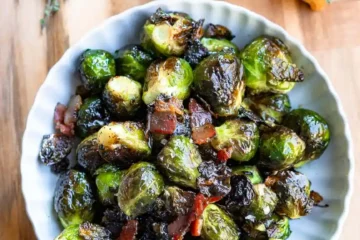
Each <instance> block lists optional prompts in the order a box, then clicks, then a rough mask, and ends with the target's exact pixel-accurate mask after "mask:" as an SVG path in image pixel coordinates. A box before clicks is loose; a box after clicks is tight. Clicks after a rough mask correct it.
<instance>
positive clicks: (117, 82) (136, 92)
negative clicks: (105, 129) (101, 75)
mask: <svg viewBox="0 0 360 240" xmlns="http://www.w3.org/2000/svg"><path fill="white" fill-rule="evenodd" d="M141 91H142V87H141V84H140V83H139V82H137V81H134V80H132V79H130V78H128V77H114V78H112V79H110V81H109V82H108V83H107V84H106V86H105V89H104V92H103V99H104V102H105V105H106V107H107V108H108V109H109V111H110V112H111V114H112V115H113V116H115V117H117V118H124V117H130V116H134V115H135V114H136V112H137V110H139V108H140V106H141Z"/></svg>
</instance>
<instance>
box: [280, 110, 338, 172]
mask: <svg viewBox="0 0 360 240" xmlns="http://www.w3.org/2000/svg"><path fill="white" fill-rule="evenodd" d="M283 125H285V126H286V127H288V128H291V129H292V130H294V131H295V132H296V133H297V134H298V135H299V136H300V137H301V138H302V139H303V140H304V141H305V144H306V148H305V156H304V158H303V159H302V160H301V161H299V162H298V163H297V164H296V165H295V167H300V166H302V165H303V164H305V163H306V162H308V161H311V160H314V159H317V158H319V157H320V156H321V155H322V154H323V152H324V151H325V149H326V148H327V146H328V145H329V142H330V135H331V134H330V129H329V125H328V124H327V122H326V120H325V119H324V118H323V117H322V116H320V115H319V114H318V113H316V112H314V111H311V110H308V109H295V110H293V111H291V112H290V113H289V114H288V115H286V116H285V119H284V122H283Z"/></svg>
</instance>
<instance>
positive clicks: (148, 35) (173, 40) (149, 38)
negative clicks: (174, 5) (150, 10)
mask: <svg viewBox="0 0 360 240" xmlns="http://www.w3.org/2000/svg"><path fill="white" fill-rule="evenodd" d="M192 31H193V21H192V20H191V18H189V17H188V16H186V15H184V14H180V13H165V12H164V11H163V10H161V9H158V10H157V11H156V12H155V13H154V14H153V15H152V16H151V17H150V18H149V19H148V20H147V21H146V23H145V25H144V32H143V37H142V41H141V45H142V46H143V47H144V48H145V49H146V50H148V51H150V52H156V53H160V54H162V55H165V56H180V55H182V54H183V53H184V51H185V48H186V46H187V40H188V39H189V36H190V34H191V33H192Z"/></svg>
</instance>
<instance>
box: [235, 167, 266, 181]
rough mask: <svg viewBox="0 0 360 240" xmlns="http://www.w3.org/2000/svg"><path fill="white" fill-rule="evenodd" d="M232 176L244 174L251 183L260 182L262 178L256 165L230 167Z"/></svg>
mask: <svg viewBox="0 0 360 240" xmlns="http://www.w3.org/2000/svg"><path fill="white" fill-rule="evenodd" d="M232 175H233V176H240V175H244V176H246V177H247V178H248V179H249V180H250V181H251V183H252V184H258V183H262V182H263V181H264V180H263V178H262V177H261V174H260V172H259V170H258V168H257V167H256V166H250V165H246V166H235V167H233V168H232Z"/></svg>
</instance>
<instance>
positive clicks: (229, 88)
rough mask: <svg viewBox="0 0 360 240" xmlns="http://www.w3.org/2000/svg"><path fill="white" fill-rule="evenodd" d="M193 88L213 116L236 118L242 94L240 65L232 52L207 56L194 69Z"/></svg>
mask: <svg viewBox="0 0 360 240" xmlns="http://www.w3.org/2000/svg"><path fill="white" fill-rule="evenodd" d="M194 88H195V91H196V92H197V93H198V94H199V96H201V97H202V98H204V100H206V101H207V102H208V103H209V104H210V105H211V107H212V108H213V111H214V112H215V113H216V114H218V115H219V116H232V115H234V116H236V115H238V111H239V109H240V107H241V102H242V98H243V94H244V91H245V84H244V82H243V65H242V63H241V62H240V60H239V59H238V58H237V57H236V55H235V54H233V53H231V52H221V53H216V54H213V55H210V56H208V57H207V58H205V59H204V60H203V61H202V62H201V63H200V64H199V65H198V66H197V67H196V68H195V71H194Z"/></svg>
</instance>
